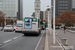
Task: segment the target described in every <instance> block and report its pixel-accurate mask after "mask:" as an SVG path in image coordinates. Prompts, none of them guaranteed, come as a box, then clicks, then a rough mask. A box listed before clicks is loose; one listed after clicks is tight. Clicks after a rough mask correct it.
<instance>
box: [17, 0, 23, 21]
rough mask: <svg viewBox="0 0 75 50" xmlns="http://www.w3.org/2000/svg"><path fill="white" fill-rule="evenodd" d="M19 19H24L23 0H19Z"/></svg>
mask: <svg viewBox="0 0 75 50" xmlns="http://www.w3.org/2000/svg"><path fill="white" fill-rule="evenodd" d="M17 18H18V20H23V0H18V16H17Z"/></svg>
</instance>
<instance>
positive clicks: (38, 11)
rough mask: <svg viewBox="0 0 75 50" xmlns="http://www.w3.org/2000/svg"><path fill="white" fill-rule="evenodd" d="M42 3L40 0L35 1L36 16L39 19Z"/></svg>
mask: <svg viewBox="0 0 75 50" xmlns="http://www.w3.org/2000/svg"><path fill="white" fill-rule="evenodd" d="M40 3H41V2H40V0H35V2H34V4H35V5H34V7H35V17H36V18H39V19H40V7H41V5H40Z"/></svg>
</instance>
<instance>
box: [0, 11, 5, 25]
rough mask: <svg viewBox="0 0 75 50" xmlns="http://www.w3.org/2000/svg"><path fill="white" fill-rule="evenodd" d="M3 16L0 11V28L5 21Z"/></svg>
mask: <svg viewBox="0 0 75 50" xmlns="http://www.w3.org/2000/svg"><path fill="white" fill-rule="evenodd" d="M4 16H5V14H4V13H3V12H2V11H0V26H4V21H5V18H4Z"/></svg>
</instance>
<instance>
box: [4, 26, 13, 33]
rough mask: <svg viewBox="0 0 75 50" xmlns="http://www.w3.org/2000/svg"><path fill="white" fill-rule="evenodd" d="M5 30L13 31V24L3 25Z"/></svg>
mask: <svg viewBox="0 0 75 50" xmlns="http://www.w3.org/2000/svg"><path fill="white" fill-rule="evenodd" d="M5 31H14V27H13V25H6V26H5V27H4V32H5Z"/></svg>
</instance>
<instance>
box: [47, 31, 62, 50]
mask: <svg viewBox="0 0 75 50" xmlns="http://www.w3.org/2000/svg"><path fill="white" fill-rule="evenodd" d="M46 33H47V34H48V43H49V50H63V49H62V47H61V46H60V44H59V42H58V40H56V43H55V44H53V34H51V35H50V32H49V30H46Z"/></svg>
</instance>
